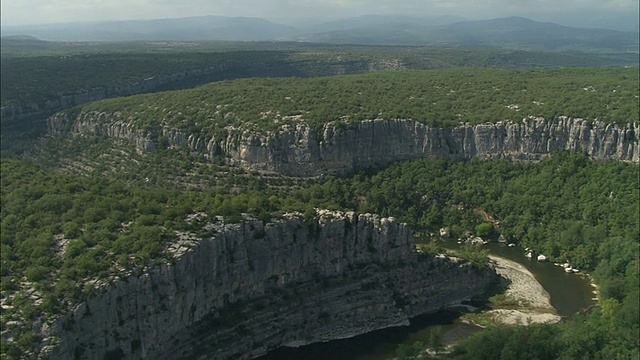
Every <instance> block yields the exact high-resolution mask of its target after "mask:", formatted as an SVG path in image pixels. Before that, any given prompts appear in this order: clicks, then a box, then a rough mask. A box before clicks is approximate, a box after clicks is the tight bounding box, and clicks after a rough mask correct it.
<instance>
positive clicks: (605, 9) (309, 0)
mask: <svg viewBox="0 0 640 360" xmlns="http://www.w3.org/2000/svg"><path fill="white" fill-rule="evenodd" d="M0 6H1V9H0V10H1V12H0V14H1V21H2V26H12V25H34V24H48V23H65V22H77V21H106V20H134V19H157V18H176V17H187V16H199V15H222V16H249V17H262V18H278V17H348V16H355V15H367V14H409V15H414V16H427V17H428V16H431V17H435V16H443V15H454V16H460V17H464V18H467V19H470V20H475V19H486V18H496V17H503V16H526V17H530V18H533V19H536V20H548V19H550V20H549V21H553V20H554V16H555V17H556V18H557V17H560V16H565V15H563V14H571V13H575V12H580V13H581V14H591V15H590V16H592V17H593V16H596V18H597V16H603V17H615V16H617V15H620V14H625V13H626V14H627V17H628V14H630V13H631V14H635V16H636V17H637V13H638V0H483V1H478V0H2V1H1V2H0ZM599 14H600V15H599ZM585 19H586V18H585ZM609 20H612V19H609ZM613 20H615V19H613ZM573 21H574V22H576V21H579V19H573ZM585 21H586V20H585Z"/></svg>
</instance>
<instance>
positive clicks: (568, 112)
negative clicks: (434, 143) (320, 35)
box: [69, 68, 639, 137]
mask: <svg viewBox="0 0 640 360" xmlns="http://www.w3.org/2000/svg"><path fill="white" fill-rule="evenodd" d="M637 82H638V71H637V69H633V68H630V69H558V70H537V71H507V70H489V69H443V70H432V71H422V72H417V71H405V72H399V73H394V72H377V73H371V74H364V75H350V76H337V77H327V78H312V79H302V78H286V79H260V78H255V79H247V80H236V81H225V82H219V83H212V84H208V85H205V86H202V87H199V88H196V89H193V90H184V91H177V92H168V93H159V94H150V95H142V96H133V97H128V98H118V99H112V100H104V101H99V102H94V103H91V104H87V105H84V106H81V107H78V108H75V109H74V110H70V111H69V113H70V114H74V116H76V115H77V114H80V115H77V116H82V114H88V113H92V112H98V113H105V114H114V113H116V112H117V113H118V115H117V117H118V119H119V121H125V122H127V123H128V124H130V125H132V126H133V127H135V128H137V129H155V130H156V131H158V130H160V129H161V128H165V127H169V128H173V129H179V130H185V131H186V132H187V133H188V134H190V135H191V134H193V135H198V136H209V137H212V136H215V134H220V133H221V132H222V131H225V129H226V128H227V127H229V126H232V127H234V128H238V129H251V130H255V131H259V132H260V131H277V130H278V129H281V128H282V127H283V126H285V125H289V126H295V125H297V124H308V125H311V126H316V127H319V126H322V125H323V124H325V123H327V122H332V121H340V122H344V123H345V124H350V123H357V122H359V121H361V120H366V119H369V120H372V119H412V120H415V121H417V122H420V123H423V124H425V125H430V126H441V127H452V126H455V125H458V124H460V123H469V124H472V125H475V124H482V123H485V122H496V121H500V120H507V119H518V118H522V117H527V116H541V117H554V116H558V115H564V116H570V117H581V118H586V119H592V120H596V119H597V120H600V121H604V122H609V123H610V122H618V123H628V122H634V121H637V114H638V111H639V107H638V101H637V99H638V89H637ZM425 85H426V86H425ZM103 119H104V120H103V121H110V117H109V116H104V117H103ZM112 120H115V119H112Z"/></svg>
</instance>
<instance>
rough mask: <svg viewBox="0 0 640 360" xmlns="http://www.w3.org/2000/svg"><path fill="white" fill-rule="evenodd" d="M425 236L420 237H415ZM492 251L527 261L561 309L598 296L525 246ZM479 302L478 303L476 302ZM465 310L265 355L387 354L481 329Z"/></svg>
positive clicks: (363, 357)
mask: <svg viewBox="0 0 640 360" xmlns="http://www.w3.org/2000/svg"><path fill="white" fill-rule="evenodd" d="M416 242H418V243H419V242H420V239H416ZM441 245H443V247H445V248H448V249H455V248H457V247H459V245H458V244H457V243H456V242H455V241H453V240H451V241H446V242H442V243H441ZM484 247H485V248H486V249H489V251H490V253H491V254H492V255H497V256H501V257H504V258H507V259H510V260H513V261H516V262H518V263H520V264H522V265H523V266H525V267H526V268H527V269H528V270H529V271H530V272H531V273H532V274H533V275H534V276H535V277H536V279H537V280H538V281H539V282H540V284H541V285H542V286H543V287H544V289H545V290H546V291H547V292H548V293H549V295H550V297H551V304H552V305H553V306H554V307H555V308H556V310H557V311H558V314H559V315H562V316H566V317H570V316H572V315H574V314H575V313H576V312H579V311H580V310H583V309H586V308H588V307H589V306H591V305H593V304H594V303H595V302H594V300H592V298H593V296H594V295H593V288H592V287H591V285H590V283H589V279H588V278H587V277H586V276H584V275H576V274H567V273H565V272H564V269H562V268H561V267H558V266H554V265H553V264H552V263H549V262H546V263H541V262H537V261H535V260H531V259H528V258H527V257H525V255H524V254H525V251H524V249H522V248H519V247H511V248H510V247H508V246H506V245H505V244H498V243H491V244H487V245H484ZM474 305H475V304H474ZM461 315H462V312H459V311H456V310H453V309H450V310H442V311H439V312H437V313H434V314H429V315H423V316H419V317H417V318H414V319H412V320H411V325H410V326H406V327H397V328H390V329H384V330H379V331H374V332H372V333H369V334H364V335H360V336H356V337H354V338H350V339H343V340H334V341H330V342H327V343H320V344H311V345H308V346H303V347H300V348H286V347H283V348H280V349H277V350H275V351H273V352H271V353H269V354H267V355H266V356H263V357H261V358H260V360H285V359H305V360H306V359H309V360H325V359H335V360H383V359H389V358H392V357H394V356H395V355H396V353H395V351H396V349H397V348H398V346H400V345H402V344H404V345H412V344H414V343H415V342H417V341H420V342H422V343H424V344H429V343H430V342H433V341H434V339H438V340H440V341H442V343H444V344H450V343H452V342H454V341H456V340H458V339H461V338H464V337H466V336H469V335H470V334H472V333H473V332H476V331H480V330H481V329H480V328H479V327H476V326H474V325H469V324H465V323H462V322H461V321H459V317H460V316H461Z"/></svg>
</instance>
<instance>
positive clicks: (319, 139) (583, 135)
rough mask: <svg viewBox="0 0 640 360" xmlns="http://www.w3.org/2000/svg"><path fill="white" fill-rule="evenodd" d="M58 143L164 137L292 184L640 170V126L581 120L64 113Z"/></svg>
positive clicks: (145, 143) (58, 121)
mask: <svg viewBox="0 0 640 360" xmlns="http://www.w3.org/2000/svg"><path fill="white" fill-rule="evenodd" d="M48 129H49V133H50V134H53V135H62V134H66V133H72V134H93V135H100V136H108V137H112V138H124V139H128V140H130V141H131V142H133V143H134V144H135V145H136V147H137V149H138V150H139V151H140V152H147V151H153V150H154V147H155V141H156V139H158V137H159V136H162V137H163V138H164V139H167V142H168V145H169V146H172V147H189V148H191V149H192V150H195V151H199V152H202V153H203V154H205V155H206V156H208V157H209V158H211V159H222V160H224V161H226V162H227V163H229V164H230V165H235V166H240V167H242V168H245V169H248V170H261V171H271V172H276V173H280V174H283V175H289V176H301V177H309V176H317V175H322V174H342V173H348V172H350V171H352V170H355V169H361V168H368V167H376V166H384V165H388V164H390V163H392V162H394V161H399V160H411V159H418V158H455V159H468V158H472V157H478V158H485V159H496V158H512V159H517V160H528V161H536V160H540V159H542V158H544V157H545V156H547V155H548V154H549V153H551V152H553V151H560V150H569V151H576V152H583V153H587V154H589V155H590V156H591V157H592V158H594V159H599V160H618V161H627V162H634V163H638V162H640V156H639V151H640V150H639V146H638V135H639V134H640V124H639V123H637V122H635V123H630V124H608V123H604V122H600V121H589V120H584V119H578V118H569V117H562V116H560V117H556V118H551V119H544V118H534V117H529V118H524V119H523V120H521V121H498V122H496V123H491V124H481V125H459V126H456V127H452V128H434V127H430V126H427V125H424V124H422V123H419V122H416V121H413V120H405V119H375V120H365V121H361V122H358V123H355V124H348V125H346V126H345V125H344V124H337V123H334V122H332V123H328V124H325V125H324V127H323V128H321V130H316V129H315V128H313V127H311V126H309V125H307V124H304V123H302V124H297V125H295V126H292V125H284V126H283V127H282V129H280V131H277V132H273V131H271V132H269V131H267V132H264V133H260V132H256V131H250V130H241V129H234V128H232V127H229V128H227V129H225V135H224V136H222V137H220V136H218V135H216V134H211V135H208V136H202V135H197V136H196V135H193V134H188V133H185V132H183V131H180V130H177V129H172V128H168V127H163V128H162V129H157V130H147V131H143V130H140V129H136V128H135V127H134V126H133V125H132V122H131V121H130V120H129V119H126V118H124V116H121V115H120V114H118V113H113V114H107V113H97V112H89V113H80V114H75V115H70V114H69V113H59V114H56V115H54V116H53V117H51V118H50V119H49V120H48Z"/></svg>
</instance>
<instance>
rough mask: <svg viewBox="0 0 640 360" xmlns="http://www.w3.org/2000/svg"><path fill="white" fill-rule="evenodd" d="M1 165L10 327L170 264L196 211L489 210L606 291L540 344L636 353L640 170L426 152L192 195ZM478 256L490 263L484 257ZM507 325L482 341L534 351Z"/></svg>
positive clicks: (435, 213)
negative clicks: (373, 165)
mask: <svg viewBox="0 0 640 360" xmlns="http://www.w3.org/2000/svg"><path fill="white" fill-rule="evenodd" d="M167 155H168V154H167ZM1 170H2V193H1V195H2V197H1V198H0V201H1V202H0V205H1V210H2V211H1V213H0V215H1V219H0V220H1V221H2V234H1V240H2V302H3V305H8V306H13V308H12V309H10V310H8V311H6V312H5V313H3V317H2V321H3V328H6V324H7V322H10V321H15V320H19V321H33V320H34V319H36V318H38V317H39V316H41V315H42V314H47V316H50V315H53V314H56V313H60V312H64V311H66V309H67V308H68V306H69V305H70V304H73V303H74V302H76V301H79V300H81V299H82V298H83V297H84V296H87V295H88V294H90V293H91V291H92V289H93V288H94V286H97V285H86V284H91V282H90V280H92V279H97V280H98V282H97V284H106V283H108V282H109V281H110V280H109V279H111V278H112V276H113V275H114V274H118V273H119V272H122V271H126V269H131V268H134V267H137V266H143V265H147V264H149V265H152V264H154V263H157V262H158V261H167V260H168V256H169V255H167V254H166V252H165V249H166V247H167V246H168V244H169V243H171V242H173V241H175V237H176V235H175V233H174V232H175V231H191V232H194V233H195V234H199V235H200V236H205V235H206V234H207V233H206V232H205V231H203V230H202V223H201V222H198V221H195V222H193V221H192V222H188V221H186V217H187V215H189V214H194V213H196V212H204V213H206V214H208V215H210V216H212V215H225V216H226V217H227V219H228V220H229V221H232V220H233V219H236V220H239V219H240V218H241V217H240V213H243V212H248V213H253V214H255V215H257V216H258V217H259V218H261V219H264V220H267V219H269V218H270V217H271V216H274V215H275V216H277V215H278V214H279V213H281V212H284V211H291V210H297V211H301V212H302V213H309V210H310V209H311V208H312V207H321V208H333V209H352V210H356V211H359V212H377V213H381V214H382V215H385V216H396V217H398V218H399V219H400V220H402V221H406V222H408V223H409V224H410V225H412V226H413V227H414V228H416V229H424V230H431V231H433V230H436V229H438V228H440V227H442V226H447V227H449V228H450V229H451V232H452V233H453V235H454V236H459V235H461V234H463V233H464V232H465V231H466V230H473V229H480V230H481V231H484V230H487V231H488V229H484V228H485V227H486V226H485V225H483V224H486V220H485V218H484V217H483V216H481V211H479V209H482V210H484V211H486V212H487V213H489V214H491V215H492V216H493V217H494V218H495V219H499V221H500V226H499V228H497V229H496V228H494V229H493V231H496V232H499V233H501V234H502V235H504V236H506V237H507V238H508V239H509V240H510V241H514V242H520V243H521V244H522V245H523V246H530V247H534V248H536V249H541V251H543V252H544V253H545V254H547V255H548V256H550V257H551V258H552V259H554V260H562V261H564V260H569V261H571V263H572V264H575V266H577V267H580V268H581V269H584V270H588V271H591V272H592V273H593V275H594V277H595V279H596V281H597V283H598V284H599V286H600V289H601V294H600V295H601V297H602V302H601V306H600V308H598V309H596V310H593V311H592V312H591V313H590V314H589V315H585V316H580V317H578V318H577V319H576V320H573V321H571V322H568V323H567V324H566V325H559V326H554V325H544V326H543V327H541V330H540V334H539V336H536V337H531V339H530V341H531V342H534V343H535V342H536V341H538V340H539V339H542V338H543V337H544V336H547V335H549V334H556V333H559V334H561V335H560V336H558V337H555V338H557V339H556V340H553V341H551V342H550V343H549V344H550V345H549V346H556V345H553V344H559V345H557V347H553V348H552V349H555V350H557V349H566V350H562V353H563V354H568V355H567V358H570V357H571V356H572V355H575V354H577V355H579V356H578V357H581V356H582V357H587V358H596V357H598V356H601V357H607V358H609V356H608V355H615V354H619V355H621V356H623V357H624V356H627V355H630V354H631V355H633V354H637V349H638V340H637V336H636V335H637V331H638V323H639V321H638V307H637V301H638V287H637V284H638V271H637V269H638V242H637V239H638V238H639V235H638V229H639V226H638V211H637V209H638V198H639V197H640V194H639V187H640V186H639V184H638V181H639V180H638V176H637V171H638V169H637V166H636V165H630V164H623V163H616V162H592V161H590V160H589V159H588V158H587V157H586V155H581V154H568V153H559V154H555V155H554V156H552V157H551V158H549V159H546V160H544V161H542V162H541V163H538V164H526V163H514V162H510V161H479V160H470V161H444V160H421V161H411V162H405V163H398V164H394V165H392V166H390V167H389V168H388V169H385V170H382V171H377V172H371V173H359V174H355V175H353V176H352V177H349V178H336V177H327V178H325V179H322V180H318V181H317V183H315V184H313V183H309V184H306V185H305V184H301V185H304V187H301V188H297V189H295V188H292V187H291V184H290V185H289V186H282V185H279V186H270V185H268V184H266V183H264V182H262V181H261V180H260V178H259V177H258V178H256V181H257V182H256V181H248V182H242V181H237V182H235V183H234V185H233V188H230V187H229V185H228V184H227V185H222V184H221V185H220V186H218V187H213V188H208V189H207V188H205V189H201V190H198V189H195V190H181V191H178V190H167V189H165V188H162V187H157V186H155V185H153V184H152V183H148V182H145V181H142V182H130V183H129V184H126V183H124V182H122V181H113V180H111V181H110V180H108V178H106V177H104V176H99V175H95V176H89V177H78V176H70V175H63V174H56V173H52V172H49V171H46V170H45V169H43V168H41V167H38V166H34V165H32V164H27V163H23V162H19V161H15V160H3V161H2V169H1ZM216 176H222V175H216ZM144 183H146V184H147V185H145V186H143V185H142V184H144ZM221 183H222V182H221ZM232 189H233V191H230V190H232ZM483 229H484V230H483ZM426 250H431V249H430V248H427V249H426ZM436 250H437V249H436ZM467 252H468V253H470V255H471V259H472V260H474V261H478V262H482V261H483V256H482V254H480V253H474V251H473V250H472V249H467ZM476 258H477V259H476ZM21 329H22V330H19V331H18V330H16V329H12V331H17V336H16V341H14V342H11V343H3V349H2V352H3V354H7V355H8V356H9V358H11V356H12V354H13V355H15V354H17V353H19V352H22V351H24V350H25V349H29V348H30V346H31V345H30V344H33V342H34V341H37V337H36V335H35V334H34V333H31V332H30V331H27V328H24V327H23V328H21ZM533 329H534V330H532V331H538V327H535V328H533ZM500 331H502V330H500V329H498V330H492V331H489V332H487V333H486V334H487V335H486V336H487V338H486V339H484V340H482V341H484V343H486V344H492V345H491V346H494V347H496V348H508V349H511V350H509V351H525V350H526V349H527V348H526V347H525V345H526V346H534V343H526V342H522V341H521V342H518V344H520V345H522V347H516V346H515V344H512V345H509V344H507V343H504V342H499V343H495V342H491V341H497V340H495V339H499V338H500V337H499V336H494V335H495V334H496V333H499V332H500ZM512 331H515V332H516V333H518V334H520V333H521V334H522V336H525V335H524V334H526V333H527V330H526V329H521V328H516V329H515V330H512ZM479 336H483V335H479ZM549 336H551V335H549ZM503 340H504V339H503ZM470 341H471V343H469V344H471V345H461V348H460V349H458V350H456V353H455V354H457V355H456V356H460V357H461V358H476V357H473V356H472V355H473V354H475V353H474V352H470V351H471V350H469V349H474V347H475V346H477V344H475V343H473V341H480V340H470ZM592 341H595V342H594V343H591V342H592ZM527 344H528V345H527ZM569 345H570V346H569ZM487 346H489V345H487ZM536 346H537V345H536ZM465 349H466V350H465ZM501 351H502V350H501ZM504 351H507V350H504ZM565 351H566V352H565ZM578 351H582V352H578ZM634 351H635V353H634ZM509 354H510V353H509ZM605 355H607V356H605ZM505 356H507V355H505Z"/></svg>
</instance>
